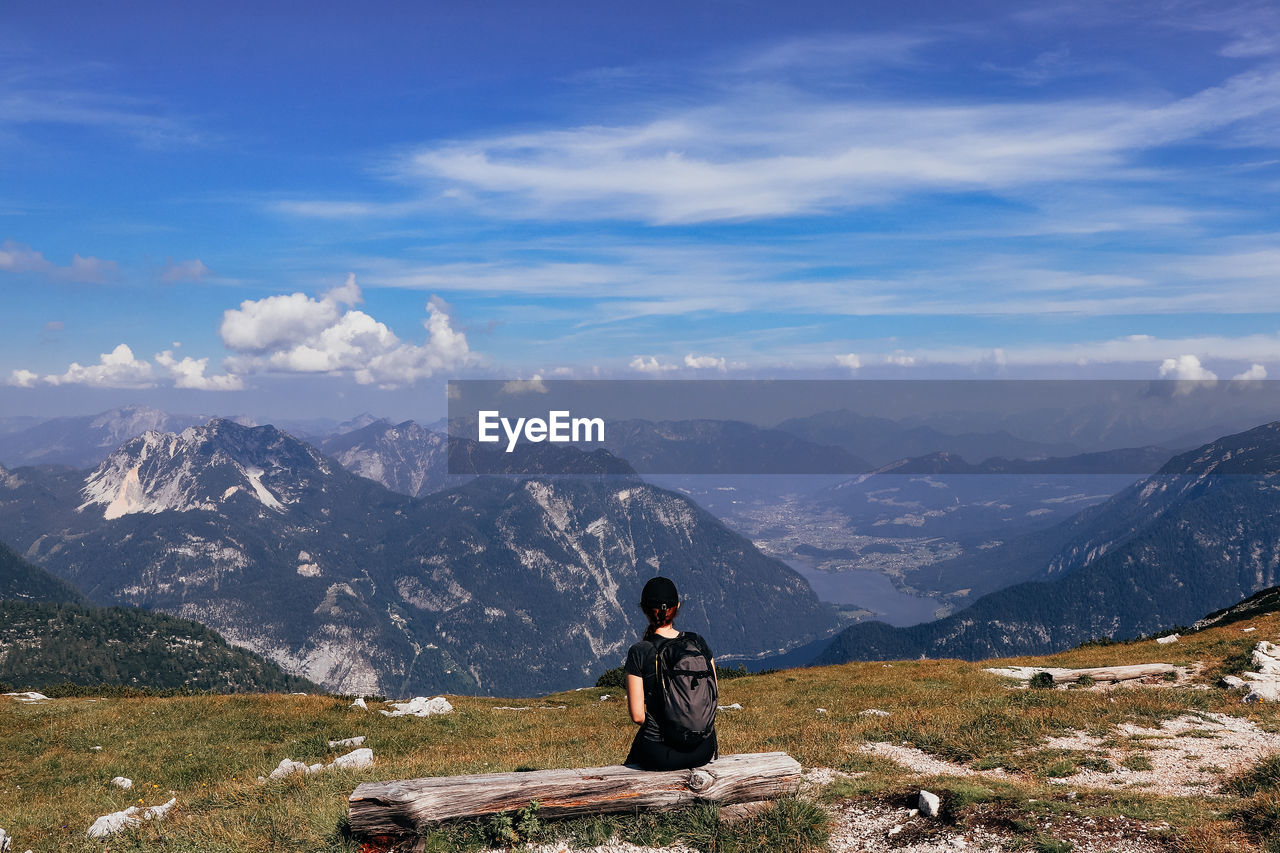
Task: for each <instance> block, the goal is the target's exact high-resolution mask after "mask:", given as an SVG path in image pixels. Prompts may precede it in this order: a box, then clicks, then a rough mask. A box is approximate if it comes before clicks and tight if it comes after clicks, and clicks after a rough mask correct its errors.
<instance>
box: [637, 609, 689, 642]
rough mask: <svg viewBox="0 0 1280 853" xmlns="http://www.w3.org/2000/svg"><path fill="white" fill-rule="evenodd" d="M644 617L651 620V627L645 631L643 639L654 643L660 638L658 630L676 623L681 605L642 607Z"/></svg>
mask: <svg viewBox="0 0 1280 853" xmlns="http://www.w3.org/2000/svg"><path fill="white" fill-rule="evenodd" d="M640 609H641V610H643V611H644V615H645V616H647V617H648V619H649V627H647V628H646V629H645V632H644V637H642V639H644V640H648V641H650V642H652V641H653V640H654V639H656V638H657V637H658V629H659V628H663V627H666V626H667V625H670V624H671V623H672V622H674V621H675V618H676V614H677V613H679V612H680V604H679V603H678V602H677V603H676V604H657V605H654V606H651V607H646V606H643V605H642V606H641V608H640Z"/></svg>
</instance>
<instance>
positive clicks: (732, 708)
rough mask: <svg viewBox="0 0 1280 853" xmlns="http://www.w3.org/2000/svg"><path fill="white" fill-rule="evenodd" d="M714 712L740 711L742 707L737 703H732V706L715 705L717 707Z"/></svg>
mask: <svg viewBox="0 0 1280 853" xmlns="http://www.w3.org/2000/svg"><path fill="white" fill-rule="evenodd" d="M716 710H718V711H741V710H742V705H740V704H739V703H737V702H734V703H733V704H732V705H717V706H716Z"/></svg>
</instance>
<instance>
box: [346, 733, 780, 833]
mask: <svg viewBox="0 0 1280 853" xmlns="http://www.w3.org/2000/svg"><path fill="white" fill-rule="evenodd" d="M799 784H800V763H799V762H798V761H796V760H795V759H794V758H792V757H791V756H789V755H787V754H786V753H785V752H759V753H748V754H744V755H726V756H723V757H721V758H718V759H716V760H715V761H713V762H711V763H710V764H707V765H705V766H703V767H697V768H694V769H693V770H672V771H663V772H656V771H646V770H635V769H632V768H630V767H624V766H621V765H615V766H611V767H588V768H581V769H574V770H537V771H532V772H528V773H483V774H478V775H472V776H437V777H433V778H427V779H402V780H399V781H394V782H365V783H364V784H362V785H359V786H358V787H357V788H356V789H355V791H354V792H352V794H351V797H350V800H349V810H350V821H351V830H352V832H353V833H355V834H357V835H361V836H403V835H409V834H413V833H415V832H418V831H421V830H425V829H427V828H428V827H430V826H431V825H432V824H434V823H436V822H437V821H441V820H448V819H451V818H460V817H475V816H479V815H488V814H494V813H495V812H502V811H508V810H511V809H522V808H524V807H525V806H527V805H529V803H530V802H532V801H534V800H537V801H538V814H540V815H547V816H570V815H585V814H605V813H609V812H630V811H644V810H652V809H667V808H672V807H675V806H681V805H685V804H688V803H693V802H715V803H726V804H727V803H744V802H752V801H755V800H771V799H777V798H778V797H783V796H786V795H788V794H792V793H794V792H795V791H796V790H797V788H798V787H799Z"/></svg>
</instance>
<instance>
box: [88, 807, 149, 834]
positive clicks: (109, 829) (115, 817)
mask: <svg viewBox="0 0 1280 853" xmlns="http://www.w3.org/2000/svg"><path fill="white" fill-rule="evenodd" d="M139 811H140V810H139V808H138V807H137V806H129V808H127V809H125V810H124V811H122V812H112V813H111V814H104V815H103V816H102V817H100V818H98V819H97V820H95V821H94V822H93V825H92V826H90V827H89V837H90V838H106V837H107V836H108V835H111V834H113V833H116V832H119V831H120V830H122V829H128V828H129V827H132V826H140V825H141V824H142V818H140V817H138V816H137V815H138V812H139Z"/></svg>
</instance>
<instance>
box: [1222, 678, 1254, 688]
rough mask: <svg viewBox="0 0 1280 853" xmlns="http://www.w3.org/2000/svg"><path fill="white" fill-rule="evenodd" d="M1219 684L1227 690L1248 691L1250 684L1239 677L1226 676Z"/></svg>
mask: <svg viewBox="0 0 1280 853" xmlns="http://www.w3.org/2000/svg"><path fill="white" fill-rule="evenodd" d="M1218 684H1219V685H1221V686H1222V687H1224V688H1226V689H1227V690H1248V689H1249V683H1248V682H1247V681H1245V680H1244V679H1243V678H1241V677H1239V676H1238V675H1224V676H1222V678H1221V679H1220V680H1219V681H1218Z"/></svg>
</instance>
